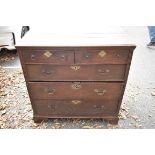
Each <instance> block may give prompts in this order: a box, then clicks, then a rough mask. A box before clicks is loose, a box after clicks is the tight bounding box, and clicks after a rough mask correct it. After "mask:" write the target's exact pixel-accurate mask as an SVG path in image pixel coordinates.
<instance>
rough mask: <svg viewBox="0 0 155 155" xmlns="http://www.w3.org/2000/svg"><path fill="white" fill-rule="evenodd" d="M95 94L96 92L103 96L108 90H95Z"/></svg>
mask: <svg viewBox="0 0 155 155" xmlns="http://www.w3.org/2000/svg"><path fill="white" fill-rule="evenodd" d="M94 92H96V93H97V95H99V96H103V95H104V94H105V93H106V90H105V89H103V90H100V89H94Z"/></svg>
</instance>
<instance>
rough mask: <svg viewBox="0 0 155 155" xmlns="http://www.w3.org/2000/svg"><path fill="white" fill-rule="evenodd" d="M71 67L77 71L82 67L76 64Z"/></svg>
mask: <svg viewBox="0 0 155 155" xmlns="http://www.w3.org/2000/svg"><path fill="white" fill-rule="evenodd" d="M70 68H71V69H73V70H75V71H77V70H79V69H80V66H75V65H74V66H71V67H70Z"/></svg>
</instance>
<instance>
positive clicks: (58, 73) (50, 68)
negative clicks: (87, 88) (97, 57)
mask: <svg viewBox="0 0 155 155" xmlns="http://www.w3.org/2000/svg"><path fill="white" fill-rule="evenodd" d="M26 70H27V75H28V80H29V81H123V80H124V76H125V71H126V65H26Z"/></svg>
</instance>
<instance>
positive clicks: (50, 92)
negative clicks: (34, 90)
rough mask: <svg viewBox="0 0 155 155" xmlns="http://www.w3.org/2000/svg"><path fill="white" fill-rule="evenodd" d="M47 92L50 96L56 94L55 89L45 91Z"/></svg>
mask: <svg viewBox="0 0 155 155" xmlns="http://www.w3.org/2000/svg"><path fill="white" fill-rule="evenodd" d="M45 91H46V92H47V93H48V94H49V95H53V94H54V93H55V89H53V88H48V89H45Z"/></svg>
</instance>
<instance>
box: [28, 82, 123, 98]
mask: <svg viewBox="0 0 155 155" xmlns="http://www.w3.org/2000/svg"><path fill="white" fill-rule="evenodd" d="M28 87H29V91H30V95H31V98H33V99H73V98H74V99H92V100H118V99H119V97H120V95H121V93H122V87H123V83H115V82H111V83H108V82H28Z"/></svg>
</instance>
